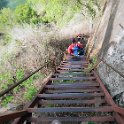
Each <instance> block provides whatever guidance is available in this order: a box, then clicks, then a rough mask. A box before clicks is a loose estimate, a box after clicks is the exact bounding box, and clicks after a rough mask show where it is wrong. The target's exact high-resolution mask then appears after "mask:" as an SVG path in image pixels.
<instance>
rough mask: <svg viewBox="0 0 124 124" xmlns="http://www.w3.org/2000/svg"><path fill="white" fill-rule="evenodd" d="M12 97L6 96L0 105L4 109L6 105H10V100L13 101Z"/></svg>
mask: <svg viewBox="0 0 124 124" xmlns="http://www.w3.org/2000/svg"><path fill="white" fill-rule="evenodd" d="M13 98H14V97H13V96H6V97H5V98H4V99H3V100H2V102H1V105H2V106H4V107H6V106H7V104H8V103H10V102H11V101H12V100H13Z"/></svg>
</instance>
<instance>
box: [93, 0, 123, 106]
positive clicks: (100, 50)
mask: <svg viewBox="0 0 124 124" xmlns="http://www.w3.org/2000/svg"><path fill="white" fill-rule="evenodd" d="M123 7H124V1H123V0H109V1H107V3H106V7H105V10H104V14H103V16H102V18H101V21H100V23H99V25H98V28H97V30H96V32H95V34H94V36H93V39H92V44H93V47H92V55H91V56H93V55H94V54H95V55H98V57H99V58H103V59H104V60H105V61H106V62H107V63H108V64H110V65H111V66H112V67H114V68H115V69H116V70H118V71H119V72H121V73H122V74H124V16H123V15H124V9H123ZM98 73H99V75H100V77H101V79H102V81H103V82H104V83H105V85H106V87H107V88H108V90H109V91H110V93H111V95H112V96H113V98H114V99H115V101H117V102H118V103H119V105H120V106H124V78H123V77H122V76H120V75H119V74H118V73H116V72H115V71H114V70H113V69H111V68H110V67H108V66H107V65H106V64H104V63H103V62H102V63H101V64H100V65H99V67H98Z"/></svg>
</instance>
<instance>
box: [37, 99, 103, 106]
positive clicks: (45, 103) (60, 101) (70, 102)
mask: <svg viewBox="0 0 124 124" xmlns="http://www.w3.org/2000/svg"><path fill="white" fill-rule="evenodd" d="M95 103H99V104H101V103H105V99H101V100H95V99H92V100H40V101H39V104H41V105H48V104H57V105H58V104H59V105H68V104H87V105H91V104H95Z"/></svg>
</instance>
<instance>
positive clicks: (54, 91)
mask: <svg viewBox="0 0 124 124" xmlns="http://www.w3.org/2000/svg"><path fill="white" fill-rule="evenodd" d="M100 91H101V89H100V88H94V87H93V88H92V89H91V88H88V89H62V90H55V89H54V90H52V89H51V90H45V93H82V92H88V93H90V92H100Z"/></svg>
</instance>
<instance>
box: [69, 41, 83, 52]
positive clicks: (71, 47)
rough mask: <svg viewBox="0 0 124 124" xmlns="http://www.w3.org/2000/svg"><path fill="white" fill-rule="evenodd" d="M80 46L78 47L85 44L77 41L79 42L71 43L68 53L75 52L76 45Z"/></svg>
mask: <svg viewBox="0 0 124 124" xmlns="http://www.w3.org/2000/svg"><path fill="white" fill-rule="evenodd" d="M76 45H77V46H78V47H80V48H83V45H82V44H81V43H77V44H73V43H72V44H71V45H70V46H69V47H68V53H69V54H73V48H74V47H75V46H76Z"/></svg>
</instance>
